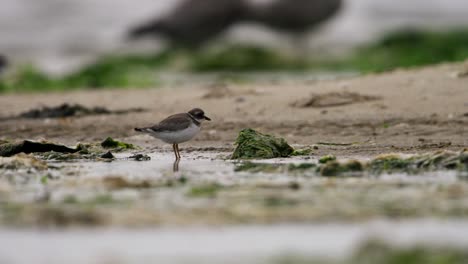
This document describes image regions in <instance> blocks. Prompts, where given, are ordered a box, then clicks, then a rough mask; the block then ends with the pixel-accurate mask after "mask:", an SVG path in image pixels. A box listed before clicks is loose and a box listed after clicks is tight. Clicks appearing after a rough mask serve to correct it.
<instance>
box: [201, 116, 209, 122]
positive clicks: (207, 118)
mask: <svg viewBox="0 0 468 264" xmlns="http://www.w3.org/2000/svg"><path fill="white" fill-rule="evenodd" d="M203 117H204V118H205V120H208V121H211V118H209V117H207V116H203Z"/></svg>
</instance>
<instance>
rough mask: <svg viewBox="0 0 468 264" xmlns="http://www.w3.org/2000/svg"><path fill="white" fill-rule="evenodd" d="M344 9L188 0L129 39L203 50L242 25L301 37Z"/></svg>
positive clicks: (330, 1)
mask: <svg viewBox="0 0 468 264" xmlns="http://www.w3.org/2000/svg"><path fill="white" fill-rule="evenodd" d="M341 6H342V0H269V1H263V0H262V1H259V0H185V1H183V2H182V3H181V4H180V5H179V6H177V7H176V8H175V9H174V10H173V11H172V12H171V13H170V14H168V15H166V16H164V17H163V18H159V19H156V20H153V21H149V22H146V23H143V24H142V25H139V26H136V27H135V28H133V29H131V30H130V32H129V36H130V38H132V39H136V38H140V37H144V36H163V37H165V38H167V39H168V40H169V41H170V42H171V44H173V45H175V46H185V47H199V46H201V45H203V44H205V43H206V42H208V41H209V40H211V39H213V38H214V37H216V36H218V35H219V34H220V33H222V32H224V31H225V30H226V29H228V28H229V27H230V26H231V25H233V24H235V23H238V22H254V23H260V24H263V25H265V26H267V27H270V28H272V29H274V30H278V31H282V32H287V33H293V34H296V35H301V34H304V33H306V32H307V31H309V30H311V29H313V28H314V27H316V26H317V25H319V24H320V23H322V22H324V21H326V20H328V19H329V18H331V17H333V15H335V14H336V13H337V11H338V10H340V8H341Z"/></svg>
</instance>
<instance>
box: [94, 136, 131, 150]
mask: <svg viewBox="0 0 468 264" xmlns="http://www.w3.org/2000/svg"><path fill="white" fill-rule="evenodd" d="M101 147H103V148H106V149H109V148H112V149H120V150H125V149H135V148H136V147H135V146H134V145H133V144H130V143H125V142H122V141H117V140H114V139H113V138H111V137H108V138H106V139H105V140H104V141H103V142H101Z"/></svg>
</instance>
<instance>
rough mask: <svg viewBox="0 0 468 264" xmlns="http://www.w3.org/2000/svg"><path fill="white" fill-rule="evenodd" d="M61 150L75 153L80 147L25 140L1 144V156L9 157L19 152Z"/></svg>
mask: <svg viewBox="0 0 468 264" xmlns="http://www.w3.org/2000/svg"><path fill="white" fill-rule="evenodd" d="M49 151H55V152H61V153H74V152H77V151H79V149H78V148H76V149H74V148H69V147H67V146H64V145H59V144H54V143H50V142H34V141H29V140H23V141H21V142H16V143H4V144H1V145H0V156H2V157H9V156H13V155H15V154H18V153H27V154H29V153H36V152H49Z"/></svg>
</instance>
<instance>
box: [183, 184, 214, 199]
mask: <svg viewBox="0 0 468 264" xmlns="http://www.w3.org/2000/svg"><path fill="white" fill-rule="evenodd" d="M220 189H221V185H219V184H217V183H211V184H206V185H200V186H194V187H192V188H191V189H190V190H189V192H188V195H189V196H191V197H215V196H216V194H217V193H218V191H219V190H220Z"/></svg>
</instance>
